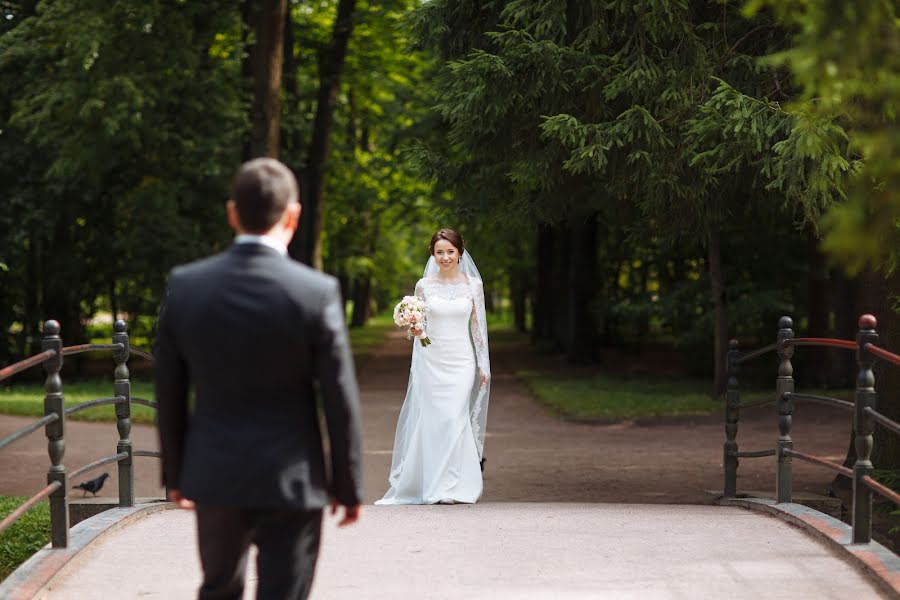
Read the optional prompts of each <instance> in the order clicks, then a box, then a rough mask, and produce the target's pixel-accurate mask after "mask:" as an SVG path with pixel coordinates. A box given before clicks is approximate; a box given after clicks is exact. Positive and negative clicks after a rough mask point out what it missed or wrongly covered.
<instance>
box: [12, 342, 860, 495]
mask: <svg viewBox="0 0 900 600" xmlns="http://www.w3.org/2000/svg"><path fill="white" fill-rule="evenodd" d="M491 350H492V364H493V367H494V381H493V386H492V391H491V406H490V413H489V416H488V428H487V439H486V442H485V457H486V458H487V464H486V470H485V494H484V497H483V499H482V501H483V502H624V503H691V504H695V503H699V504H703V503H708V502H710V500H711V497H710V496H709V495H708V494H707V493H706V492H705V491H704V490H710V489H721V488H722V469H721V455H722V442H723V440H724V426H723V422H722V418H721V417H679V418H671V419H658V420H655V421H654V422H652V423H616V424H608V425H584V424H576V423H570V422H566V421H562V420H559V419H556V418H553V417H550V416H548V415H547V413H546V412H545V411H544V409H543V408H542V407H541V406H540V405H538V403H537V402H536V401H535V400H534V399H533V398H532V397H531V395H530V393H529V391H528V389H527V388H526V387H525V385H524V384H523V383H522V382H520V381H518V380H517V379H516V378H515V377H514V376H513V374H512V373H513V372H514V371H515V370H518V369H521V368H522V367H523V365H527V364H529V362H530V364H533V363H534V361H535V360H537V359H536V358H535V357H534V356H532V355H531V354H530V353H529V352H528V349H527V348H526V347H524V346H523V345H521V344H515V343H506V344H503V343H497V344H492V347H491ZM357 367H358V370H359V380H360V385H361V389H362V399H363V404H364V423H365V437H366V440H365V442H366V462H365V484H366V493H367V498H366V499H367V501H368V502H373V501H374V500H376V499H378V498H379V497H381V495H382V494H383V493H384V492H385V490H386V489H387V481H386V480H387V473H388V468H389V465H390V459H391V446H392V444H393V436H394V427H395V425H396V419H397V415H398V413H399V410H400V403H401V402H402V401H403V397H404V394H405V390H406V379H407V376H408V373H409V344H408V342H406V340H405V339H403V337H402V336H401V335H398V334H394V335H391V337H390V338H389V339H388V340H387V342H386V343H385V344H384V345H383V346H381V347H380V348H379V349H378V350H377V351H376V352H375V353H374V354H373V355H372V356H371V357H369V358H368V359H366V360H364V361H361V362H360V364H359V365H357ZM748 412H750V414H747V415H745V416H744V417H743V420H742V422H741V426H740V431H739V433H738V442H739V443H740V446H741V449H745V450H759V449H764V448H769V447H771V446H773V445H774V440H775V437H776V436H777V430H776V422H775V416H774V414H772V409H771V408H769V409H760V410H757V411H748ZM31 421H32V419H30V418H21V417H9V416H2V415H0V437H3V436H5V435H7V434H9V433H11V432H12V431H15V430H16V429H18V428H20V427H22V426H24V425H25V424H27V423H29V422H31ZM794 423H795V425H794V440H795V445H796V447H797V449H798V450H800V449H802V450H803V451H804V452H809V453H813V454H818V455H822V456H826V457H828V458H830V459H832V460H838V461H840V460H842V459H843V453H844V451H845V450H846V441H847V436H848V431H849V427H850V423H849V421H848V419H847V415H845V414H844V413H842V412H841V411H839V410H836V409H829V408H827V407H821V408H820V407H813V406H802V407H800V408H799V409H798V410H797V414H796V417H795V419H794ZM66 427H67V432H66V436H67V437H66V456H65V460H64V463H65V464H66V465H67V466H68V467H69V470H70V471H71V470H73V469H74V468H76V467H79V466H81V465H84V464H86V463H88V462H91V461H93V460H95V459H97V458H99V457H101V456H106V455H109V454H114V453H115V447H116V440H117V438H118V434H117V433H116V428H115V425H114V424H112V423H84V422H75V421H72V422H69V423H67V425H66ZM132 439H133V440H134V443H135V447H136V448H140V449H148V450H150V449H156V447H157V442H156V436H155V432H154V431H153V429H152V428H151V427H148V426H141V425H136V426H135V427H134V428H133V430H132ZM136 460H137V461H138V462H137V466H136V475H137V477H136V493H137V495H138V496H156V495H159V494H161V488H160V487H159V485H158V481H159V468H158V465H157V460H156V459H151V458H138V459H136ZM771 460H772V459H756V460H744V461H742V462H741V466H740V471H739V473H740V480H739V482H738V485H739V489H743V490H762V491H766V490H772V489H773V488H774V471H773V465H772V462H771ZM48 464H49V463H48V458H47V446H46V439H45V438H44V437H43V435H42V434H41V433H40V432H38V433H35V434H32V435H31V436H29V437H28V438H26V439H25V440H20V441H18V442H15V443H14V444H13V445H11V446H9V447H7V448H6V449H4V450H3V451H0V495H11V494H16V495H31V494H33V493H35V492H36V491H38V490H39V489H41V488H42V487H43V486H44V485H46V479H45V478H46V475H45V473H46V469H47V466H48ZM102 470H103V469H101V470H98V471H97V472H95V473H93V474H88V475H87V476H86V477H93V476H96V475H97V474H99V473H100V472H102ZM106 470H107V471H108V472H109V473H110V474H111V475H113V478H112V479H111V480H110V481H109V482H107V485H106V487H105V488H104V489H103V491H102V492H101V494H100V495H101V496H102V495H113V496H114V495H115V494H116V490H117V486H116V483H115V474H116V471H115V468H114V467H113V468H109V467H106ZM794 474H795V484H794V485H795V489H796V490H801V491H810V492H815V493H819V494H822V493H824V491H825V489H826V488H827V486H828V484H829V482H830V480H831V476H830V474H829V473H828V472H825V471H823V470H820V469H817V468H815V467H812V466H810V465H806V464H804V463H800V462H799V461H795V462H794ZM80 495H81V493H80V492H78V491H75V493H74V494H73V497H77V496H80Z"/></svg>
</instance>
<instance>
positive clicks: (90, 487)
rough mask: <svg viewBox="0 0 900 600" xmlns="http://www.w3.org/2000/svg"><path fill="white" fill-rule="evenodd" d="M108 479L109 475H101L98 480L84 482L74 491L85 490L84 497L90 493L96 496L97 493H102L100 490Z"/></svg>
mask: <svg viewBox="0 0 900 600" xmlns="http://www.w3.org/2000/svg"><path fill="white" fill-rule="evenodd" d="M108 478H109V473H104V474H103V475H101V476H100V477H97V478H96V479H88V480H87V481H82V482H81V483H79V484H78V485H76V486H73V489H74V488H78V489H80V490H84V496H87V493H88V492H90V493H92V494H93V495H94V496H96V495H97V492H99V491H100V488H102V487H103V483H104V482H105V481H106V480H107V479H108Z"/></svg>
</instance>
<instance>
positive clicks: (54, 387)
mask: <svg viewBox="0 0 900 600" xmlns="http://www.w3.org/2000/svg"><path fill="white" fill-rule="evenodd" d="M62 347H63V345H62V339H61V338H60V337H59V323H57V322H56V321H46V322H45V323H44V337H43V339H42V340H41V350H54V351H55V352H56V356H53V357H51V358H48V359H47V360H45V361H44V370H45V371H46V372H47V379H46V380H45V382H44V389H45V390H46V395H45V396H44V414H45V415H49V414H51V413H55V414H56V416H57V419H56V420H55V421H54V422H52V423H49V424H47V425H46V426H45V428H44V431H45V433H46V435H47V453H48V454H49V455H50V470H49V471H48V472H47V483H48V484H50V483H53V482H59V484H60V487H59V488H57V489H56V491H54V492H53V493H51V494H50V541H51V543H52V544H53V547H54V548H65V547H67V546H68V545H69V496H68V494H69V482H68V480H67V475H66V467H65V466H64V465H63V464H62V460H63V457H64V456H65V454H66V439H65V434H66V410H65V399H64V397H63V393H62V379H61V378H60V376H59V371H60V369H62V364H63V355H62Z"/></svg>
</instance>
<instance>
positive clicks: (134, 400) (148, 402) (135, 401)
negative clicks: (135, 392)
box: [131, 398, 156, 408]
mask: <svg viewBox="0 0 900 600" xmlns="http://www.w3.org/2000/svg"><path fill="white" fill-rule="evenodd" d="M131 403H132V404H140V405H141V406H149V407H150V408H156V402H154V401H153V400H146V399H144V398H132V399H131Z"/></svg>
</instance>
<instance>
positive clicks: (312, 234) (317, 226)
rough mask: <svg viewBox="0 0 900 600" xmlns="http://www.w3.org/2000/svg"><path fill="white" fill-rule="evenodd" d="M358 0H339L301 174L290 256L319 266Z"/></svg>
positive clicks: (321, 60)
mask: <svg viewBox="0 0 900 600" xmlns="http://www.w3.org/2000/svg"><path fill="white" fill-rule="evenodd" d="M355 8H356V0H340V2H339V3H338V10H337V18H336V19H335V21H334V29H333V32H332V36H331V43H330V44H329V46H328V48H327V49H326V50H325V52H324V54H323V55H322V56H321V58H320V60H319V92H318V95H317V105H316V116H315V121H314V123H313V133H312V140H311V141H310V144H309V151H308V152H307V164H306V168H305V169H304V172H303V175H302V177H301V198H302V202H303V212H304V218H303V219H301V221H300V231H299V232H298V235H296V236H294V240H293V241H292V243H291V247H290V252H291V256H292V257H294V258H296V259H297V260H299V261H301V262H304V263H306V264H308V265H311V266H313V267H315V268H317V269H320V270H321V268H322V227H323V225H324V208H325V206H324V199H325V196H324V186H325V163H326V160H327V158H328V148H329V142H330V139H331V129H332V125H333V124H334V106H335V103H336V102H337V94H338V91H339V89H340V84H341V74H342V73H343V71H344V63H345V60H346V57H347V46H348V44H349V42H350V34H351V33H352V32H353V11H354V9H355Z"/></svg>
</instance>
